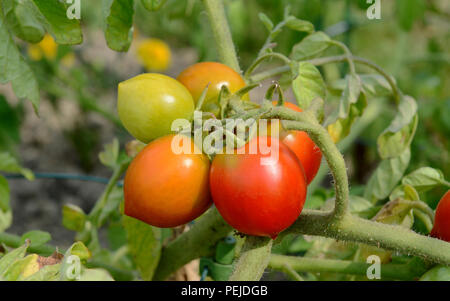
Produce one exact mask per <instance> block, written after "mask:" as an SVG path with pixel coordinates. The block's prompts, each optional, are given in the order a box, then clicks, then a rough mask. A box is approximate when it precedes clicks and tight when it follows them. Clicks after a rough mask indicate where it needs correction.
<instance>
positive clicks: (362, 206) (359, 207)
mask: <svg viewBox="0 0 450 301" xmlns="http://www.w3.org/2000/svg"><path fill="white" fill-rule="evenodd" d="M349 201H350V203H349V209H350V212H351V213H352V214H357V215H358V214H359V213H361V212H365V211H367V210H369V209H370V208H372V207H373V204H372V203H371V202H369V201H368V200H366V199H365V198H362V197H360V196H357V195H350V196H349Z"/></svg>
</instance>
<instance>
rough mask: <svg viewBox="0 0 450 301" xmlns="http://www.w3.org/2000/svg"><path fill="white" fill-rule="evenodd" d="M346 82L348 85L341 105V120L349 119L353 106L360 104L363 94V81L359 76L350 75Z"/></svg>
mask: <svg viewBox="0 0 450 301" xmlns="http://www.w3.org/2000/svg"><path fill="white" fill-rule="evenodd" d="M346 81H347V83H346V85H345V89H344V91H343V92H342V96H341V101H340V103H339V115H338V116H339V118H347V117H348V116H349V114H350V107H351V105H352V104H355V103H357V102H358V99H359V96H360V94H361V88H362V87H361V79H360V78H359V76H358V75H356V74H351V75H348V76H347V78H346Z"/></svg>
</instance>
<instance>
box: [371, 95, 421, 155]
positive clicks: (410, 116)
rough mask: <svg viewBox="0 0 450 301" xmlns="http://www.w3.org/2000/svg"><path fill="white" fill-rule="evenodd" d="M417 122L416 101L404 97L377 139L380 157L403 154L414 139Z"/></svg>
mask: <svg viewBox="0 0 450 301" xmlns="http://www.w3.org/2000/svg"><path fill="white" fill-rule="evenodd" d="M418 122H419V116H418V114H417V103H416V101H415V100H414V99H413V98H412V97H410V96H404V97H403V98H402V101H401V102H400V104H399V106H398V113H397V115H396V116H395V118H394V120H392V122H391V124H390V125H389V127H388V128H387V129H386V130H384V132H383V133H382V134H381V135H380V136H379V137H378V141H377V144H378V152H379V154H380V157H381V158H382V159H387V158H393V157H397V156H399V155H400V154H401V153H403V151H404V150H405V149H406V148H408V147H409V146H410V144H411V141H412V140H413V138H414V134H415V132H416V129H417V124H418Z"/></svg>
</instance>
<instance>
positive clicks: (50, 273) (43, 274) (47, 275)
mask: <svg viewBox="0 0 450 301" xmlns="http://www.w3.org/2000/svg"><path fill="white" fill-rule="evenodd" d="M60 269H61V264H52V265H46V266H44V267H43V268H41V269H40V270H39V271H37V272H36V273H34V274H32V275H30V276H28V277H25V278H23V279H21V280H23V281H56V280H58V279H59V270H60Z"/></svg>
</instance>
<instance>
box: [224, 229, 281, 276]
mask: <svg viewBox="0 0 450 301" xmlns="http://www.w3.org/2000/svg"><path fill="white" fill-rule="evenodd" d="M271 250H272V239H270V238H268V237H256V236H249V237H247V238H246V240H245V243H244V246H243V247H242V250H241V253H240V256H239V258H238V259H237V261H236V263H235V267H234V271H233V274H231V276H230V279H229V280H230V281H258V280H259V279H261V277H262V275H263V273H264V270H265V269H266V267H267V265H268V264H269V258H270V252H271Z"/></svg>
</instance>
